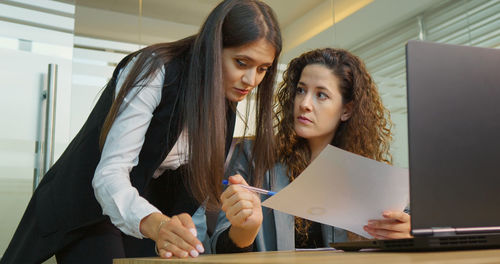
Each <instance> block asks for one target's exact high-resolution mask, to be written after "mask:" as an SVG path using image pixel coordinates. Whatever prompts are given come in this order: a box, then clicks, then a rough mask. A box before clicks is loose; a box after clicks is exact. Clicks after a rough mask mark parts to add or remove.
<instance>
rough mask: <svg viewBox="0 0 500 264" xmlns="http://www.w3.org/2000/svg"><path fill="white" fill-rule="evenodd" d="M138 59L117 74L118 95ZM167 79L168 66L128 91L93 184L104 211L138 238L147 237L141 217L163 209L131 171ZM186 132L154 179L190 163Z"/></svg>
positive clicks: (137, 158)
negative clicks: (141, 188)
mask: <svg viewBox="0 0 500 264" xmlns="http://www.w3.org/2000/svg"><path fill="white" fill-rule="evenodd" d="M135 60H136V59H135V58H133V59H132V61H131V62H130V63H128V65H127V66H126V67H125V68H124V69H122V70H121V72H120V74H119V75H118V80H117V84H116V93H115V94H118V91H119V90H120V88H121V86H122V85H123V82H124V81H125V78H126V76H127V75H128V73H129V72H130V70H131V68H132V66H133V64H134V63H135ZM164 78H165V67H162V68H161V70H158V71H157V72H156V73H154V74H153V75H152V76H151V79H150V80H151V81H150V82H149V83H148V84H147V85H145V86H143V87H142V89H141V90H140V91H139V92H138V93H137V91H138V89H139V88H140V87H138V86H136V87H133V88H132V90H131V91H130V92H129V93H128V94H127V96H126V97H125V100H124V102H123V104H122V106H121V107H120V110H119V113H118V115H117V117H116V119H115V121H114V122H113V125H112V126H111V129H110V130H109V133H108V136H107V138H106V142H105V143H104V147H103V150H102V154H101V160H100V161H99V164H98V165H97V168H96V171H95V175H94V178H93V180H92V187H93V188H94V193H95V196H96V199H97V201H98V202H99V204H100V205H101V207H102V211H103V214H104V215H108V216H109V218H110V219H111V222H112V223H113V224H114V225H115V226H116V227H117V228H118V229H120V230H121V231H122V232H123V233H125V234H127V235H131V236H134V237H137V238H143V237H144V236H143V235H142V234H141V232H140V230H139V225H140V222H141V220H142V219H143V218H144V217H146V216H147V215H149V214H151V213H154V212H160V210H158V209H157V208H156V207H155V206H153V205H152V204H150V203H149V202H148V201H147V200H146V199H144V198H143V197H141V196H140V195H139V193H138V191H137V189H136V188H135V187H133V186H132V184H131V182H130V171H131V170H132V168H133V167H134V166H136V165H137V163H138V162H139V153H140V151H141V148H142V145H143V143H144V139H145V134H146V131H147V129H148V127H149V124H150V122H151V118H152V117H153V111H154V110H155V109H156V107H157V106H158V105H159V104H160V100H161V92H162V85H163V80H164ZM139 86H140V85H139ZM136 93H137V95H136ZM134 95H135V96H134ZM127 103H128V105H127V106H126V107H125V105H126V104H127ZM186 135H187V134H186V132H185V130H183V131H182V133H181V136H180V137H179V139H178V140H177V142H176V143H175V145H174V147H173V148H172V150H171V151H170V153H169V154H168V155H167V157H166V159H165V160H164V161H163V162H162V164H161V165H160V167H159V168H158V169H157V170H156V171H155V173H154V177H155V178H157V177H158V176H160V175H161V173H162V172H163V171H165V170H166V169H177V168H178V167H179V166H180V165H182V164H185V163H187V155H186V153H187V149H188V148H187V138H186Z"/></svg>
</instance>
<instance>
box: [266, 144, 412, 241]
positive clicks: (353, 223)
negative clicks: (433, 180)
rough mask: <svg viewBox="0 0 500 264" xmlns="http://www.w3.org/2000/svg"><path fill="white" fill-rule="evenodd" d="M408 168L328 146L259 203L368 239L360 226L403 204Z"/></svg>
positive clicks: (407, 183) (406, 193) (407, 195)
mask: <svg viewBox="0 0 500 264" xmlns="http://www.w3.org/2000/svg"><path fill="white" fill-rule="evenodd" d="M408 197H409V182H408V170H407V169H403V168H397V167H393V166H390V165H387V164H385V163H382V162H378V161H375V160H371V159H368V158H365V157H362V156H359V155H356V154H353V153H350V152H347V151H344V150H342V149H339V148H336V147H333V146H330V145H328V146H327V147H326V148H325V149H324V150H323V151H322V152H321V154H320V155H319V156H318V157H317V158H316V159H315V160H314V161H313V162H312V163H311V164H310V165H309V166H308V167H307V168H306V169H305V170H304V171H303V172H302V173H301V174H300V176H299V177H297V178H296V179H295V180H294V181H293V182H292V183H290V184H289V185H288V186H287V187H285V188H283V189H282V190H281V191H279V192H278V193H277V194H275V195H273V196H271V197H270V198H268V199H267V200H266V201H264V202H263V203H262V205H263V206H266V207H269V208H272V209H275V210H279V211H282V212H284V213H287V214H291V215H295V216H299V217H302V218H306V219H309V220H312V221H316V222H320V223H324V224H328V225H332V226H336V227H340V228H343V229H346V230H349V231H351V232H354V233H356V234H358V235H361V236H364V237H368V238H371V236H370V235H369V234H368V233H367V232H365V231H364V230H363V226H364V225H366V224H367V223H368V220H370V219H381V218H382V212H383V211H385V210H394V211H403V210H404V208H405V207H406V206H407V204H408Z"/></svg>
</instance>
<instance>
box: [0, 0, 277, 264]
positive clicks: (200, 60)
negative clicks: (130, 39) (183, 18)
mask: <svg viewBox="0 0 500 264" xmlns="http://www.w3.org/2000/svg"><path fill="white" fill-rule="evenodd" d="M280 52H281V33H280V29H279V26H278V23H277V20H276V18H275V15H274V13H273V11H272V10H271V8H270V7H269V6H268V5H266V4H264V3H263V2H260V1H258V0H226V1H223V2H221V3H220V4H219V5H218V6H217V7H216V8H215V9H214V10H213V11H212V12H211V13H210V14H209V16H208V18H207V19H206V21H205V23H204V24H203V26H202V27H201V29H200V31H199V32H198V33H197V34H196V35H194V36H191V37H188V38H185V39H182V40H179V41H176V42H171V43H161V44H155V45H152V46H148V47H146V48H144V49H142V50H139V51H137V52H134V53H132V54H130V55H128V56H127V57H126V58H124V59H123V60H122V61H121V62H120V63H119V64H118V66H117V67H116V69H115V71H114V73H113V76H112V78H111V80H110V81H109V83H108V84H107V86H106V87H105V89H104V90H103V93H102V95H101V97H100V99H99V101H98V102H97V104H96V106H95V107H94V109H93V110H92V112H91V114H90V116H89V118H88V119H87V121H86V123H85V124H84V126H83V128H82V129H81V130H80V132H79V133H78V135H77V136H76V137H75V138H74V139H73V140H72V142H71V143H70V144H69V146H68V147H67V149H66V150H65V152H64V153H63V154H62V156H61V157H60V158H59V160H58V161H57V162H56V163H55V164H54V166H52V168H51V169H50V170H49V172H48V173H47V174H46V175H45V176H44V177H43V180H42V181H41V183H40V185H39V187H38V188H37V190H36V191H35V193H34V195H33V197H32V199H31V201H30V203H29V205H28V207H27V209H26V212H25V214H24V216H23V218H22V220H21V222H20V224H19V226H18V228H17V230H16V233H15V235H14V237H13V239H12V241H11V243H10V245H9V247H8V249H7V251H6V252H5V254H4V255H3V258H2V260H1V261H0V262H1V263H40V262H43V261H44V260H46V259H48V258H49V257H51V256H52V255H56V259H57V261H58V262H59V263H111V261H112V259H113V258H119V257H137V256H154V255H156V254H159V255H160V256H161V257H171V256H177V257H187V256H192V257H196V256H198V254H199V253H203V252H204V251H205V248H204V246H203V244H202V242H203V241H204V240H205V241H206V236H205V233H206V232H205V231H206V224H205V225H204V219H205V216H204V208H205V207H208V209H211V208H216V207H217V206H219V203H220V200H219V195H220V193H221V184H220V183H221V180H222V177H223V174H224V160H225V155H226V153H227V150H228V146H229V145H230V142H231V141H232V135H233V130H234V123H235V111H236V110H235V109H236V103H237V102H239V101H241V100H242V99H244V98H245V96H246V95H247V94H248V93H249V92H250V91H252V89H254V88H257V91H256V98H257V99H256V100H257V114H256V120H257V122H256V131H255V135H256V144H255V148H254V151H255V152H258V153H259V159H257V160H256V161H255V162H256V170H257V171H259V173H260V172H264V171H266V169H267V168H269V167H271V165H272V164H271V163H270V162H271V161H272V160H273V158H272V156H273V155H274V153H275V151H274V149H273V146H274V144H273V142H272V140H273V138H272V111H271V106H272V97H273V84H274V80H275V76H276V69H277V60H278V56H279V54H280ZM155 250H156V253H155Z"/></svg>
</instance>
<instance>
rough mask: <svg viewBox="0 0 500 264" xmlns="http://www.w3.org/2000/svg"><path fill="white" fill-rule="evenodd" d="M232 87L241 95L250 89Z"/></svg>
mask: <svg viewBox="0 0 500 264" xmlns="http://www.w3.org/2000/svg"><path fill="white" fill-rule="evenodd" d="M233 88H234V90H235V91H236V92H238V93H239V94H241V95H246V94H248V93H249V92H250V89H248V90H247V89H238V88H236V87H233Z"/></svg>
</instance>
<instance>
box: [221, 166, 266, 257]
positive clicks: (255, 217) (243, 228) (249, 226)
mask: <svg viewBox="0 0 500 264" xmlns="http://www.w3.org/2000/svg"><path fill="white" fill-rule="evenodd" d="M229 182H230V183H231V185H229V187H227V189H226V190H225V191H224V192H223V193H222V195H221V201H222V210H223V211H224V212H225V213H226V218H227V219H228V220H229V222H231V228H230V229H229V237H230V238H231V240H232V241H233V242H234V243H235V244H236V245H237V246H238V247H241V248H244V247H247V246H249V245H251V244H252V243H253V241H254V240H255V237H256V236H257V233H258V232H259V229H260V226H261V224H262V207H261V205H260V197H259V196H258V195H257V194H256V193H254V192H252V191H249V190H247V189H244V188H242V187H241V186H238V184H243V185H248V184H247V182H246V181H245V179H244V178H243V177H242V176H241V175H239V174H236V175H234V176H230V177H229Z"/></svg>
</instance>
